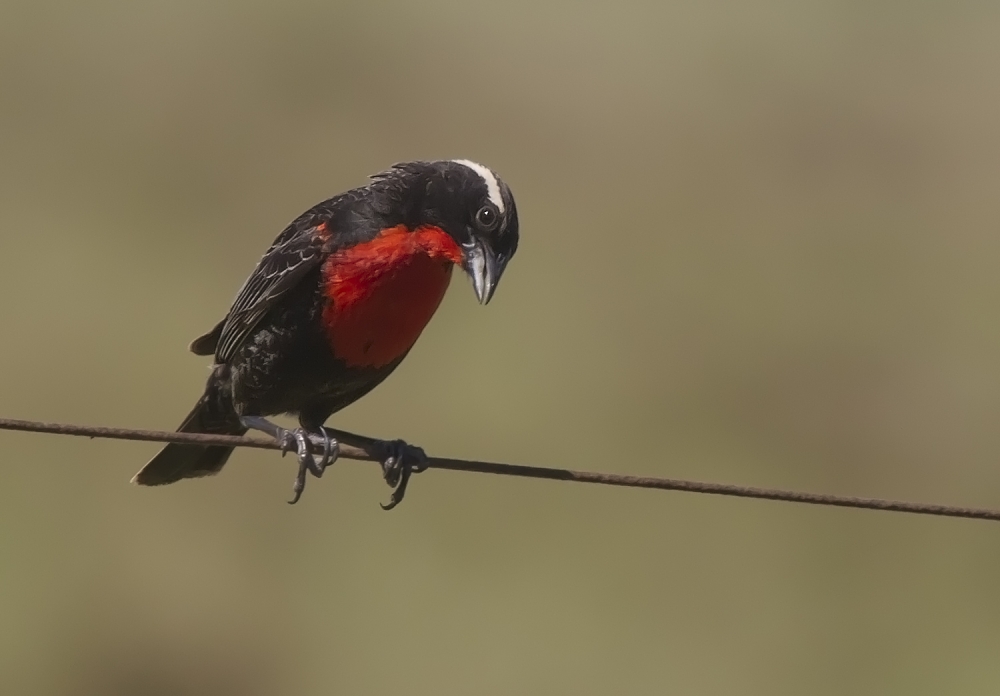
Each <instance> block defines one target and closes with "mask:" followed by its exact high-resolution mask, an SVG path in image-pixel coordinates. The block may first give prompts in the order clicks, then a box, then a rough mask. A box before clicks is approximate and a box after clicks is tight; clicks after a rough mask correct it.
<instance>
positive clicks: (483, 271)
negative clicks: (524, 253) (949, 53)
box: [463, 239, 506, 304]
mask: <svg viewBox="0 0 1000 696" xmlns="http://www.w3.org/2000/svg"><path fill="white" fill-rule="evenodd" d="M464 251H465V263H464V266H463V267H464V268H465V272H466V273H468V274H469V277H470V278H472V289H473V290H475V291H476V299H478V300H479V303H480V304H486V303H487V302H489V301H490V298H491V297H493V293H494V292H495V291H496V289H497V283H499V282H500V275H501V274H502V273H503V267H504V266H505V265H506V264H505V263H502V262H498V260H497V257H496V254H494V253H493V250H492V249H490V248H489V246H487V245H486V244H485V243H484V242H483V241H482V240H480V239H476V240H475V241H473V242H472V244H469V245H466V246H465V247H464Z"/></svg>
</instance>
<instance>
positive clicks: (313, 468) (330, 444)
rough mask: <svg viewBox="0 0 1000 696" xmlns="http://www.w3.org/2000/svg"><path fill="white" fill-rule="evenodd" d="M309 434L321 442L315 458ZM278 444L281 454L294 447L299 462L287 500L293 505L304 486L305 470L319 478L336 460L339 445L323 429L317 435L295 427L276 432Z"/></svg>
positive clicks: (300, 495)
mask: <svg viewBox="0 0 1000 696" xmlns="http://www.w3.org/2000/svg"><path fill="white" fill-rule="evenodd" d="M310 435H313V436H316V437H317V439H320V441H321V442H322V448H323V451H322V453H321V454H320V457H319V459H318V460H317V459H316V457H315V456H313V443H312V440H311V439H310ZM276 439H277V440H278V445H279V446H280V447H281V455H282V456H284V455H285V453H286V452H289V451H291V450H292V449H295V452H296V458H297V459H298V462H299V470H298V472H297V473H296V474H295V482H294V483H293V484H292V499H291V500H289V501H288V504H289V505H294V504H295V503H297V502H299V498H301V497H302V491H304V490H305V488H306V472H307V471H308V472H309V473H311V474H312V475H313V476H315V477H316V478H320V477H321V476H322V475H323V472H324V471H326V468H327V467H328V466H330V465H331V464H333V463H334V462H335V461H337V456H338V455H339V454H340V447H339V445H338V443H337V441H336V440H334V439H333V438H332V437H330V434H329V433H328V432H326V430H323V429H322V428H321V429H320V430H319V432H318V435H317V434H315V433H309V432H308V431H306V430H305V429H304V428H295V429H293V430H284V429H283V430H282V431H281V432H279V433H278V435H277V438H276Z"/></svg>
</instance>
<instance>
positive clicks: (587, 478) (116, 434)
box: [0, 418, 1000, 522]
mask: <svg viewBox="0 0 1000 696" xmlns="http://www.w3.org/2000/svg"><path fill="white" fill-rule="evenodd" d="M0 430H19V431H24V432H35V433H50V434H53V435H78V436H81V437H89V438H95V437H100V438H110V439H115V440H138V441H144V442H178V443H184V444H200V445H227V446H231V447H253V448H257V449H270V450H277V449H280V447H279V446H278V444H277V443H276V442H274V441H272V440H261V439H257V438H251V437H240V436H234V435H206V434H202V433H173V432H165V431H160V430H133V429H129V428H105V427H98V426H83V425H69V424H65V423H43V422H39V421H26V420H15V419H11V418H0ZM330 432H331V434H332V435H334V436H335V437H336V436H339V435H341V433H340V431H337V430H331V431H330ZM355 439H356V440H358V441H362V440H365V438H355ZM369 442H373V441H369ZM340 457H342V458H346V459H356V460H362V461H375V457H374V456H373V455H372V454H371V453H370V452H368V451H366V449H365V448H364V447H359V446H355V445H350V444H345V443H344V442H343V441H341V443H340ZM427 466H428V468H431V469H446V470H449V471H472V472H477V473H481V474H498V475H501V476H519V477H522V478H537V479H549V480H553V481H576V482H578V483H596V484H601V485H605V486H623V487H626V488H653V489H657V490H664V491H684V492H687V493H705V494H709V495H725V496H732V497H736V498H758V499H763V500H782V501H785V502H789V503H805V504H809V505H827V506H834V507H845V508H861V509H865V510H885V511H888V512H909V513H913V514H917V515H937V516H939V517H962V518H968V519H976V520H993V521H996V522H1000V510H990V509H985V508H969V507H956V506H951V505H934V504H929V503H911V502H905V501H899V500H884V499H881V498H856V497H853V496H842V495H828V494H824V493H803V492H798V491H787V490H780V489H774V488H756V487H753V486H737V485H733V484H727V483H706V482H702V481H687V480H683V479H669V478H658V477H652V476H628V475H624V474H603V473H596V472H591V471H574V470H572V469H557V468H554V467H546V466H524V465H521V464H501V463H497V462H480V461H471V460H467V459H448V458H442V457H429V458H428V460H427Z"/></svg>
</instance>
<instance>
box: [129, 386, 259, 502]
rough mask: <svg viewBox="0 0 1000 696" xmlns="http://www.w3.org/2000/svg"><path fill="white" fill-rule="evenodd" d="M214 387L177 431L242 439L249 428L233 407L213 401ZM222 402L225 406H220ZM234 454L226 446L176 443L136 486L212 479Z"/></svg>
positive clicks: (145, 469) (145, 470) (134, 479)
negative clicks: (207, 477) (183, 480)
mask: <svg viewBox="0 0 1000 696" xmlns="http://www.w3.org/2000/svg"><path fill="white" fill-rule="evenodd" d="M213 391H215V390H213V389H212V388H211V385H210V387H209V389H208V391H206V393H205V396H203V397H202V398H201V400H200V401H198V403H197V404H196V405H195V407H194V409H193V410H192V411H191V413H189V414H188V417H187V418H185V419H184V422H183V423H181V426H180V427H179V428H178V429H177V430H178V432H182V433H213V434H216V435H242V434H244V433H245V432H246V428H244V427H243V426H241V425H240V421H239V418H238V417H237V416H236V412H235V411H233V410H232V407H231V406H228V404H225V402H224V401H222V400H220V399H218V398H213V397H215V396H216V394H213ZM220 401H222V403H220ZM224 404H225V405H224ZM232 453H233V448H232V447H225V446H223V445H181V444H177V443H172V444H169V445H167V446H166V447H164V448H163V449H162V450H160V453H159V454H157V455H156V456H155V457H153V458H152V459H150V460H149V462H147V463H146V466H144V467H142V469H140V470H139V473H137V474H136V475H135V476H134V477H132V483H137V484H139V485H140V486H160V485H163V484H165V483H174V482H175V481H180V480H181V479H185V478H196V477H199V476H211V475H212V474H217V473H219V470H220V469H222V466H223V465H224V464H225V463H226V460H227V459H229V455H230V454H232Z"/></svg>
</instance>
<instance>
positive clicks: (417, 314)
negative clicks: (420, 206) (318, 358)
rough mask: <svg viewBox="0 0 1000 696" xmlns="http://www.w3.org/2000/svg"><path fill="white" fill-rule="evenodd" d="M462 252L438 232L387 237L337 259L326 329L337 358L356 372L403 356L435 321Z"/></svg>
mask: <svg viewBox="0 0 1000 696" xmlns="http://www.w3.org/2000/svg"><path fill="white" fill-rule="evenodd" d="M461 259H462V252H461V249H460V248H459V246H458V244H457V243H456V242H455V240H454V239H452V237H451V236H450V235H449V234H448V233H446V232H445V231H443V230H441V229H440V228H438V227H420V228H418V229H416V230H413V231H412V232H411V231H410V230H408V229H407V228H406V227H404V226H399V227H393V228H390V229H387V230H383V231H382V232H381V234H379V235H378V236H377V237H376V238H375V239H373V240H371V241H369V242H363V243H361V244H356V245H355V246H353V247H350V248H348V249H342V250H340V251H337V252H335V253H334V254H331V255H330V258H329V259H327V261H326V263H325V264H324V266H323V280H324V286H325V290H326V295H327V298H328V300H329V304H328V305H327V307H326V309H325V310H324V312H323V323H324V326H325V328H326V332H327V336H328V338H329V340H330V345H331V348H332V349H333V352H334V354H335V355H336V356H337V357H338V358H340V359H341V360H343V361H345V362H346V363H347V364H348V365H352V366H355V367H381V366H383V365H387V364H389V363H391V362H392V361H394V360H396V359H397V358H399V357H401V356H403V355H404V354H405V353H406V351H408V350H409V349H410V348H411V347H412V346H413V344H414V343H415V342H416V340H417V338H419V336H420V332H421V331H423V330H424V327H425V326H426V325H427V322H428V321H430V318H431V317H432V316H433V315H434V312H435V310H437V308H438V305H439V304H441V299H442V298H443V297H444V293H445V290H447V289H448V282H449V281H450V280H451V269H452V267H453V266H454V264H456V263H459V262H461Z"/></svg>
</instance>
